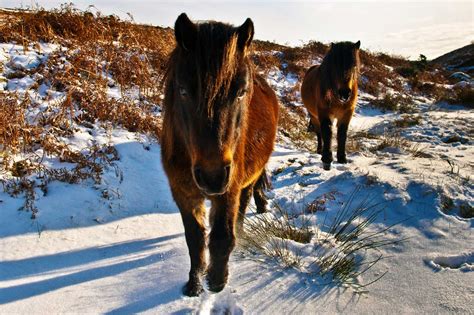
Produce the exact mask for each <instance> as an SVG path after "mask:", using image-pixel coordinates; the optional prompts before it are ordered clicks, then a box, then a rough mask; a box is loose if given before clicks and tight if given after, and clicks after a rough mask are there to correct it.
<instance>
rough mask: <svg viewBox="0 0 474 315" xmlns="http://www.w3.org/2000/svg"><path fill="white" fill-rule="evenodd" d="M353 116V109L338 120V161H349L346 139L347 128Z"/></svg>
mask: <svg viewBox="0 0 474 315" xmlns="http://www.w3.org/2000/svg"><path fill="white" fill-rule="evenodd" d="M351 118H352V111H350V112H348V113H345V115H344V116H343V117H342V118H341V119H338V120H337V162H338V163H347V158H346V140H347V130H348V128H349V123H350V121H351Z"/></svg>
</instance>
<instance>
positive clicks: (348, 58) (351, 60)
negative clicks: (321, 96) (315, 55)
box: [320, 42, 360, 92]
mask: <svg viewBox="0 0 474 315" xmlns="http://www.w3.org/2000/svg"><path fill="white" fill-rule="evenodd" d="M353 46H354V43H351V42H339V43H335V44H332V46H331V48H330V49H329V51H328V53H327V54H326V56H325V57H324V59H323V61H322V63H321V65H320V71H321V73H322V75H323V76H325V77H326V80H324V81H323V82H322V83H323V84H322V85H321V88H322V90H323V92H325V91H327V90H331V89H332V88H333V87H334V86H335V84H336V81H335V80H336V76H338V75H342V73H343V72H344V71H345V70H347V69H349V68H351V67H353V70H354V71H356V72H357V71H359V65H360V61H359V56H358V54H355V55H354V54H353V53H352V51H353Z"/></svg>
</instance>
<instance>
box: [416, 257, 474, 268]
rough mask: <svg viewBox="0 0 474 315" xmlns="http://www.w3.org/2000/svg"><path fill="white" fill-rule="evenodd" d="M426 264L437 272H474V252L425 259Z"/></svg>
mask: <svg viewBox="0 0 474 315" xmlns="http://www.w3.org/2000/svg"><path fill="white" fill-rule="evenodd" d="M425 263H426V264H427V265H428V266H430V267H432V268H433V269H435V270H443V269H446V268H448V269H459V270H461V271H474V252H466V253H461V254H459V255H447V256H444V255H433V256H431V257H427V258H425Z"/></svg>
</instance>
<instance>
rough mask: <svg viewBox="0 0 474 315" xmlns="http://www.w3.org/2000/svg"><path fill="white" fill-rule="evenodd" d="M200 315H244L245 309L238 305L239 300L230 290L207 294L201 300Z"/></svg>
mask: <svg viewBox="0 0 474 315" xmlns="http://www.w3.org/2000/svg"><path fill="white" fill-rule="evenodd" d="M197 314H199V315H224V314H225V315H242V314H244V311H243V309H242V308H241V307H240V306H238V305H237V300H236V299H235V297H234V296H233V295H232V293H231V291H230V289H229V288H226V289H224V291H222V292H220V293H209V292H205V293H203V295H202V298H201V305H200V306H199V310H198V312H197Z"/></svg>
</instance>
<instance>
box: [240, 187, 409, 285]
mask: <svg viewBox="0 0 474 315" xmlns="http://www.w3.org/2000/svg"><path fill="white" fill-rule="evenodd" d="M359 195H360V187H358V188H357V189H355V190H354V192H353V193H352V194H351V196H350V197H349V200H348V201H347V202H346V203H344V205H343V207H341V208H340V209H339V210H338V211H337V213H336V215H335V217H334V218H333V219H332V220H329V219H328V215H326V217H325V219H324V221H323V222H322V223H319V225H317V226H310V224H309V221H308V220H309V219H307V220H306V221H303V222H302V223H301V222H300V223H301V224H300V225H298V226H296V225H295V224H294V220H290V216H289V215H288V213H287V212H286V211H285V209H283V208H282V207H279V206H277V205H276V208H275V214H264V215H255V216H254V217H253V218H251V219H249V218H246V219H245V221H244V230H245V234H244V235H243V236H242V238H241V239H240V242H239V244H240V245H241V246H242V248H243V249H244V250H246V251H248V252H249V253H251V254H252V255H255V254H257V255H264V256H268V257H271V258H276V259H277V260H278V261H280V262H281V263H283V265H284V266H285V267H293V268H296V269H298V270H300V271H302V272H304V271H306V272H307V271H308V270H310V269H311V268H310V267H313V269H312V270H313V271H310V273H312V274H314V275H317V276H319V277H321V278H323V279H330V280H331V282H335V283H337V284H339V285H344V286H350V287H353V288H354V289H355V290H356V291H357V292H362V288H364V287H366V286H367V285H370V284H371V283H374V282H376V281H377V280H379V279H380V278H381V277H382V276H383V275H382V276H379V277H377V278H376V279H374V280H372V281H370V282H369V283H366V284H360V283H358V280H357V278H358V277H359V276H360V275H361V274H363V273H365V272H367V271H368V270H369V269H370V268H372V267H373V266H374V265H375V264H376V263H378V262H379V261H380V260H382V259H383V255H382V254H381V253H380V251H379V249H380V248H382V247H384V246H389V245H393V244H397V243H399V242H401V241H403V240H388V239H386V238H385V237H384V235H385V232H386V231H388V230H389V229H391V228H392V227H393V226H394V225H391V226H388V227H386V228H373V223H374V222H375V221H376V220H377V218H378V217H379V215H380V214H381V212H382V211H383V207H382V206H381V204H374V203H372V202H371V198H370V197H369V196H367V197H365V198H363V200H362V201H361V202H360V203H359V204H357V205H355V206H354V204H353V203H354V200H355V197H356V196H359ZM327 213H329V212H327ZM305 218H306V216H305ZM329 221H330V222H329ZM326 223H327V224H326ZM291 240H292V241H295V242H298V243H309V242H311V243H313V242H314V252H313V254H314V256H312V257H316V258H315V259H314V260H312V261H311V262H310V263H309V264H308V262H307V257H305V256H304V255H303V253H299V252H298V251H295V250H294V248H292V247H291V245H290V242H289V241H291ZM372 251H376V252H378V254H377V255H376V258H375V259H372V260H370V259H369V258H368V255H367V253H368V252H372ZM314 267H315V268H314Z"/></svg>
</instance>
